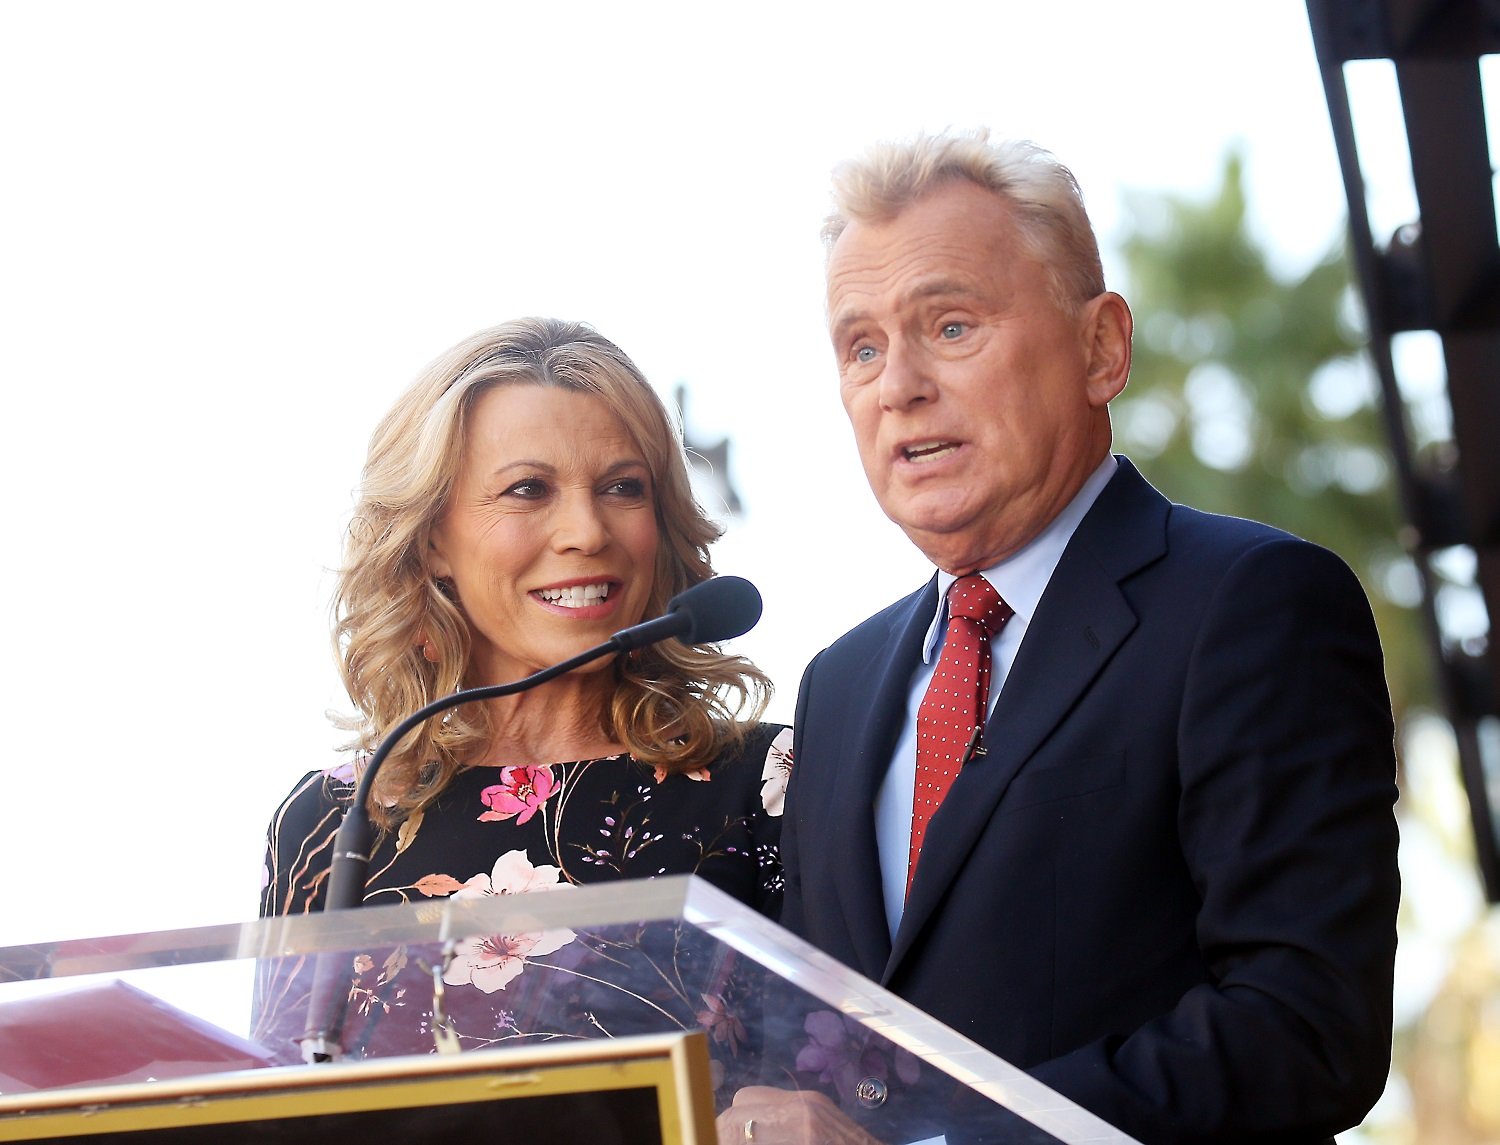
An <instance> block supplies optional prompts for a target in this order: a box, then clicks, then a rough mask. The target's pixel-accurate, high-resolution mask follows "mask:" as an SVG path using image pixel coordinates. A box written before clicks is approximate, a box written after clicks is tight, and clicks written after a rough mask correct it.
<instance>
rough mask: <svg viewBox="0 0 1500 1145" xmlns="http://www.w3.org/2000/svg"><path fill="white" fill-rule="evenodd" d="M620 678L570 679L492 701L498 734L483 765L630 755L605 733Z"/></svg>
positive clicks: (606, 673)
mask: <svg viewBox="0 0 1500 1145" xmlns="http://www.w3.org/2000/svg"><path fill="white" fill-rule="evenodd" d="M613 695H614V673H613V672H610V671H602V672H589V673H587V674H584V675H576V674H570V675H568V676H562V677H559V678H558V679H556V680H550V681H548V682H547V683H545V684H543V685H541V686H540V687H537V688H533V689H531V690H530V691H529V692H522V693H521V694H520V695H517V696H506V697H504V698H502V699H499V700H491V701H489V704H488V707H489V716H490V727H491V728H492V729H493V734H492V735H491V737H490V743H489V745H488V747H487V749H486V750H485V752H484V755H483V757H482V758H480V759H476V760H475V761H474V762H475V763H480V764H499V765H512V764H533V763H534V764H546V763H562V762H567V761H570V760H575V759H597V758H600V757H601V756H606V755H615V754H618V753H619V752H621V751H624V750H625V748H624V745H623V744H621V743H619V742H618V741H616V740H615V739H613V738H611V737H610V736H608V735H606V734H605V733H604V731H603V730H602V727H601V725H602V723H603V717H604V715H605V713H606V712H607V711H608V708H609V704H610V701H611V699H612V698H613Z"/></svg>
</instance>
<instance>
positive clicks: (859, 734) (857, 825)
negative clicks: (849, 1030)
mask: <svg viewBox="0 0 1500 1145" xmlns="http://www.w3.org/2000/svg"><path fill="white" fill-rule="evenodd" d="M936 585H937V578H936V577H933V579H932V580H930V581H928V582H927V584H926V585H924V586H923V587H922V588H921V589H919V590H918V591H917V592H915V593H913V594H912V595H911V596H909V597H907V598H906V599H905V600H903V601H901V602H900V603H899V604H898V605H897V606H896V607H895V608H894V609H893V610H892V612H891V614H890V626H889V627H888V628H887V629H886V630H885V632H884V633H883V634H879V635H878V636H877V638H876V639H873V640H872V641H871V642H870V644H869V647H868V655H867V656H866V657H865V664H866V665H867V667H866V669H865V671H864V673H863V674H862V675H860V676H859V677H858V678H857V679H851V680H848V681H846V682H844V683H843V685H842V686H843V687H845V688H847V689H848V690H849V694H851V695H854V696H860V697H863V702H862V703H859V704H856V705H855V706H854V707H853V708H852V709H851V719H850V721H849V726H848V727H846V728H844V729H842V740H841V742H839V743H837V744H833V745H831V750H832V751H833V752H834V753H836V757H837V766H836V767H834V768H833V769H831V771H832V774H833V775H834V776H835V780H834V784H833V790H832V801H833V802H832V808H833V814H831V815H830V816H829V818H828V822H829V823H830V825H831V828H832V830H831V837H830V838H829V840H828V854H829V855H830V856H834V857H835V858H834V859H833V862H832V863H831V864H830V875H831V877H832V878H833V879H834V882H835V885H836V886H837V888H838V901H839V904H840V906H841V908H842V910H843V913H844V921H845V924H846V926H847V929H848V933H849V935H850V938H851V940H852V943H853V945H854V948H855V950H856V951H857V952H858V955H859V961H860V970H861V972H862V973H864V974H865V975H866V976H867V977H869V978H875V977H877V976H878V975H879V974H880V971H881V968H882V967H884V966H885V964H886V960H887V958H888V957H889V955H890V949H891V932H890V924H889V922H888V921H887V919H886V914H885V896H884V892H883V890H882V886H881V876H880V858H879V851H878V849H877V845H876V838H875V796H876V793H877V792H878V791H879V790H880V784H881V782H882V781H883V780H884V778H885V773H886V769H887V767H888V766H889V764H890V759H891V751H892V748H893V747H894V744H895V740H896V737H897V736H898V735H899V734H900V732H901V721H902V718H903V716H904V714H905V712H906V704H907V689H908V688H909V686H910V682H911V674H912V671H913V669H914V668H915V666H916V663H917V660H918V658H919V657H920V656H921V651H922V639H923V637H924V636H925V634H926V632H927V627H928V625H930V624H931V623H932V614H933V610H934V609H935V608H936V606H937V595H936V593H937V588H936Z"/></svg>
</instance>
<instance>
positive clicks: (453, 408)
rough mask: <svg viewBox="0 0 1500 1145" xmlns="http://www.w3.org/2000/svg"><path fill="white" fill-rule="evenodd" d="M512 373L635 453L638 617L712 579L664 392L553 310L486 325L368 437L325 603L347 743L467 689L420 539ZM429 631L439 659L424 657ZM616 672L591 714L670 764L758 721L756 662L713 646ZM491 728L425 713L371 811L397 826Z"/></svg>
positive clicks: (665, 649)
mask: <svg viewBox="0 0 1500 1145" xmlns="http://www.w3.org/2000/svg"><path fill="white" fill-rule="evenodd" d="M517 384H519V385H540V386H556V387H558V388H561V389H566V390H570V391H573V392H575V393H583V394H588V395H591V396H593V397H596V398H598V399H599V400H601V401H602V402H604V404H605V405H606V406H608V407H609V409H610V412H612V413H613V414H614V415H615V416H616V417H617V418H619V420H620V423H621V424H622V425H624V427H625V428H626V430H627V432H628V433H629V434H630V435H631V437H632V438H633V439H634V441H635V444H636V446H637V447H638V448H639V449H640V450H641V453H642V456H643V458H644V460H645V462H646V464H647V466H648V467H649V469H650V471H651V478H652V484H653V487H654V489H655V498H656V522H657V527H658V531H659V535H660V542H659V547H658V551H657V557H656V576H655V583H654V585H653V587H652V592H651V599H650V601H649V602H648V604H647V606H646V615H647V617H650V616H655V615H658V614H659V613H660V612H662V611H663V610H664V608H665V606H666V603H667V601H668V600H669V599H670V598H671V597H673V596H675V595H676V594H677V593H679V592H681V591H682V590H683V589H685V588H688V587H689V586H691V585H694V584H697V583H699V582H700V581H704V580H707V579H708V578H709V577H711V576H713V567H712V565H711V564H710V562H709V556H708V546H709V545H710V543H712V542H713V541H714V540H716V539H717V538H718V536H719V533H720V530H719V528H718V527H717V526H716V525H714V524H713V522H711V521H710V520H709V519H708V518H707V517H706V516H705V515H704V513H703V510H702V509H701V508H700V507H699V505H698V503H697V501H695V500H694V498H693V493H692V488H691V485H690V483H689V480H688V470H687V460H686V456H685V454H684V452H683V447H682V445H681V442H680V440H679V439H678V436H677V433H676V431H675V430H674V428H673V425H672V422H671V421H670V420H669V418H668V416H667V412H666V409H665V408H664V407H663V405H662V403H661V399H660V398H658V397H657V395H656V391H655V390H653V389H652V388H651V385H650V383H648V382H647V381H646V379H645V377H644V376H642V374H641V372H640V370H638V369H637V368H636V366H635V364H634V363H633V362H632V361H631V360H630V359H629V358H628V357H626V355H625V353H624V352H623V351H622V350H620V348H619V347H618V346H616V345H615V344H614V343H612V342H610V341H609V340H608V339H607V338H604V337H603V336H601V335H600V334H598V333H597V332H596V331H594V330H593V329H592V328H590V327H588V326H586V325H583V324H582V323H577V322H564V321H560V320H558V319H554V318H521V319H517V320H515V321H513V322H507V323H505V324H504V325H501V326H496V327H494V328H492V329H489V330H481V331H480V332H479V333H477V334H475V335H474V336H473V337H471V338H467V339H465V340H464V341H463V342H460V343H459V344H458V345H457V346H455V347H453V349H451V350H449V351H448V352H447V353H445V354H443V355H442V356H441V357H440V358H438V359H437V360H436V361H435V362H433V363H432V364H431V365H430V366H428V367H427V369H426V370H425V371H424V372H423V373H422V375H421V376H420V377H419V378H418V379H417V381H416V383H415V384H414V385H413V386H412V387H411V388H410V389H408V390H407V391H406V393H405V394H403V395H402V396H401V398H400V399H398V400H397V402H396V404H395V406H394V408H392V409H391V411H390V412H389V413H388V414H387V415H386V416H385V418H384V419H383V420H382V421H381V423H380V425H379V426H378V427H377V428H376V430H375V433H374V436H373V437H372V438H371V440H370V452H369V457H368V459H367V460H366V463H365V468H364V479H363V482H362V485H361V488H360V495H359V500H358V504H357V506H356V508H355V511H354V516H353V519H352V521H351V522H350V525H349V531H348V536H347V539H346V543H345V548H344V563H343V568H342V569H341V571H340V573H339V579H338V588H337V592H336V594H335V597H334V605H333V608H334V645H335V650H336V655H337V657H338V661H339V668H340V672H341V673H342V675H343V679H344V686H345V688H346V689H347V690H348V692H349V696H350V698H351V699H352V700H353V701H354V704H355V706H356V707H357V708H358V709H359V715H358V716H357V717H354V718H352V719H350V720H348V721H346V722H345V726H347V727H350V728H351V729H354V730H357V731H358V733H359V738H358V740H357V741H356V743H354V744H352V745H351V746H352V747H358V748H364V749H366V750H368V749H373V748H374V747H375V746H376V745H377V744H378V743H379V742H380V740H381V738H382V737H383V736H384V734H385V733H386V732H387V731H388V730H389V729H390V728H392V727H394V726H395V725H396V724H398V723H399V722H400V721H401V720H403V719H405V718H406V717H407V716H408V715H410V714H411V713H412V712H414V711H416V710H417V709H418V708H420V707H422V706H423V705H424V704H427V703H429V702H431V701H432V700H434V699H436V698H437V697H438V696H441V695H445V694H447V693H449V692H452V691H453V690H454V689H456V688H458V687H461V686H462V682H463V677H464V671H465V668H466V667H467V665H468V660H469V650H470V644H469V628H468V622H467V621H466V620H465V618H464V615H463V612H462V611H461V610H460V608H459V605H458V602H457V601H456V600H455V599H454V597H453V592H452V587H451V585H448V584H446V583H442V582H439V581H438V579H437V578H436V577H435V576H434V574H433V572H432V570H431V568H430V567H429V564H428V551H429V545H428V538H429V536H430V534H431V530H432V527H433V525H434V523H435V522H436V521H437V520H438V519H439V518H440V517H441V516H442V514H443V511H444V509H445V508H446V506H447V502H448V497H449V494H450V491H451V490H452V488H453V484H454V481H455V479H456V477H457V475H458V472H459V468H460V463H461V460H462V456H463V450H464V442H465V427H466V422H467V418H468V412H469V410H471V409H472V408H473V406H474V403H475V401H476V400H477V399H478V398H479V396H480V395H481V394H483V393H484V392H486V391H487V390H489V389H491V388H493V387H495V386H500V385H517ZM424 637H425V638H426V639H427V640H429V641H430V642H431V645H432V647H433V648H434V649H435V650H436V653H437V662H436V663H433V662H430V661H428V660H427V659H426V657H424V656H423V654H422V651H421V649H420V647H419V645H420V644H421V642H422V640H423V638H424ZM613 671H614V675H615V689H614V697H613V700H612V702H611V703H610V705H609V707H608V710H606V711H604V712H601V713H600V720H599V723H600V729H601V730H602V731H603V732H604V734H605V735H607V736H609V737H611V738H613V739H616V740H618V741H619V742H621V743H623V744H624V745H625V746H626V747H627V748H628V749H629V750H630V753H631V754H632V755H633V756H635V757H636V758H637V759H639V760H642V761H643V762H646V763H650V764H652V765H654V766H659V767H662V768H665V769H666V770H668V771H688V770H692V769H693V768H697V767H701V766H702V765H704V764H705V763H707V762H708V761H709V760H711V759H713V758H714V756H715V755H716V754H717V753H718V752H720V751H722V750H724V749H725V748H726V747H731V746H734V745H736V744H738V743H739V742H740V741H741V739H742V738H743V736H744V734H745V727H746V724H745V722H744V721H753V720H755V719H757V718H759V716H760V714H761V713H762V712H763V711H764V709H765V705H766V701H767V699H768V698H769V695H770V690H771V685H770V681H769V680H767V679H766V677H765V675H764V674H763V673H762V672H761V671H760V670H759V669H758V668H756V667H755V665H754V664H752V663H750V662H749V661H748V660H746V659H744V658H742V657H739V656H726V655H724V654H722V653H720V652H719V651H717V650H716V649H715V648H713V647H712V646H711V645H702V646H688V645H684V644H681V643H678V642H677V641H669V642H665V643H661V644H655V645H652V646H650V647H648V648H645V649H642V650H640V651H639V652H638V653H636V654H635V655H634V656H632V657H630V658H628V659H627V658H625V657H621V658H619V659H618V660H617V661H616V662H615V664H614V666H613ZM494 682H499V681H494ZM491 738H492V729H491V726H490V722H489V719H488V713H487V709H486V707H485V706H484V705H482V704H470V705H465V706H462V707H458V708H455V709H452V710H451V711H450V712H449V713H448V715H447V716H446V717H443V718H441V719H437V720H430V721H428V722H427V723H426V724H425V725H423V726H422V727H420V728H418V729H417V730H415V731H413V732H412V733H411V734H409V735H408V736H407V737H406V738H405V740H403V741H402V743H401V744H400V745H398V746H397V747H396V749H395V750H393V751H392V752H391V753H390V755H389V756H388V757H387V759H386V761H385V763H384V765H383V766H382V768H381V772H380V776H379V779H378V781H377V783H376V790H375V793H374V796H373V797H372V801H371V807H370V811H371V815H372V817H373V818H374V819H375V821H376V822H377V823H379V824H380V825H381V826H382V827H387V828H388V827H391V826H393V825H394V824H395V823H396V822H399V821H400V820H401V819H402V818H404V817H405V816H406V815H407V814H409V813H410V812H411V811H412V810H414V809H415V808H417V807H420V806H421V805H422V804H424V803H426V802H427V801H428V800H430V799H431V798H432V797H433V796H435V795H436V794H437V793H438V792H439V791H441V790H442V789H443V787H444V786H446V785H447V783H448V782H449V780H451V779H452V777H453V776H454V775H455V774H456V773H457V772H458V771H459V770H461V769H462V768H463V767H465V766H466V765H468V764H469V763H472V762H474V761H476V760H477V759H478V758H479V756H480V755H481V754H482V753H483V752H484V751H485V749H486V748H487V747H488V746H489V744H490V741H491ZM538 762H543V763H548V762H553V761H550V760H539V761H538Z"/></svg>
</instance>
